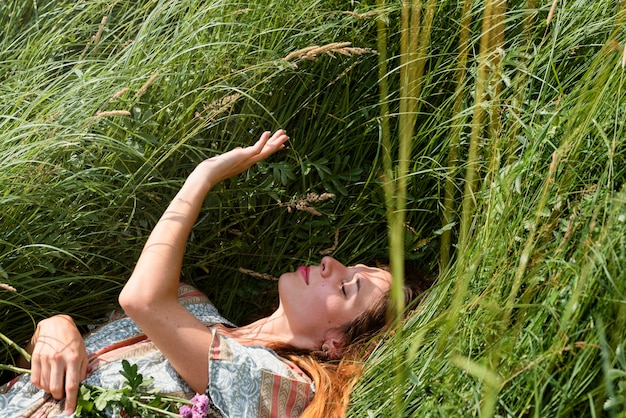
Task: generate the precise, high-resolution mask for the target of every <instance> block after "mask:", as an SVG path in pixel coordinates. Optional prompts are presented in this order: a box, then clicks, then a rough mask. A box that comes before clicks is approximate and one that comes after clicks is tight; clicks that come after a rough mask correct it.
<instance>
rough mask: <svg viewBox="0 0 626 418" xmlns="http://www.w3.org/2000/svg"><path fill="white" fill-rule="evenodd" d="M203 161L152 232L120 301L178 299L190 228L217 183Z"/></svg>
mask: <svg viewBox="0 0 626 418" xmlns="http://www.w3.org/2000/svg"><path fill="white" fill-rule="evenodd" d="M211 178H212V176H211V174H210V167H207V166H206V164H204V163H203V164H200V165H199V166H198V167H197V168H196V169H195V170H194V172H193V173H192V174H191V175H190V176H189V177H188V178H187V180H186V181H185V184H184V185H183V187H182V188H181V189H180V191H179V192H178V193H177V194H176V196H175V197H174V199H173V200H172V202H171V203H170V205H169V206H168V208H167V210H166V211H165V213H163V215H162V216H161V219H160V220H159V222H158V223H157V224H156V226H155V227H154V229H153V230H152V233H151V234H150V236H149V238H148V240H147V242H146V244H145V246H144V248H143V251H142V253H141V256H140V257H139V260H138V261H137V265H136V266H135V269H134V271H133V273H132V275H131V277H130V279H129V280H128V282H127V283H126V285H125V286H124V289H122V292H121V294H120V297H119V299H120V304H121V305H122V307H124V308H125V309H126V308H127V307H130V308H132V306H133V305H134V304H140V305H142V306H144V307H145V306H147V305H150V304H161V303H163V302H165V301H176V295H177V289H178V281H179V277H180V271H181V266H182V262H183V257H184V254H185V247H186V244H187V240H188V238H189V234H190V233H191V229H192V227H193V225H194V223H195V222H196V220H197V218H198V215H199V213H200V210H201V208H202V203H203V201H204V198H205V197H206V194H207V193H208V192H209V190H210V189H211V187H212V184H213V183H214V182H213V181H212V180H211Z"/></svg>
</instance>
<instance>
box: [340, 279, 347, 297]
mask: <svg viewBox="0 0 626 418" xmlns="http://www.w3.org/2000/svg"><path fill="white" fill-rule="evenodd" d="M341 293H343V296H344V297H348V295H347V294H346V287H345V286H344V282H341Z"/></svg>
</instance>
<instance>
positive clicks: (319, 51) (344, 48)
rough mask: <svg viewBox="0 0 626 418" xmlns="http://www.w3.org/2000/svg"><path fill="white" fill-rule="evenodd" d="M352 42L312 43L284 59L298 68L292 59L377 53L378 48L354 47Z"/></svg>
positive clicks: (300, 59) (314, 58)
mask: <svg viewBox="0 0 626 418" xmlns="http://www.w3.org/2000/svg"><path fill="white" fill-rule="evenodd" d="M351 45H352V42H333V43H330V44H326V45H322V46H318V45H312V46H307V47H306V48H302V49H299V50H297V51H293V52H292V53H290V54H288V55H287V56H286V57H285V58H283V61H288V62H291V63H292V64H293V66H294V67H296V68H297V65H296V64H295V63H294V62H292V61H302V60H313V61H314V60H316V59H317V57H318V56H320V55H328V56H330V57H332V58H335V54H340V55H345V56H352V55H363V54H377V53H378V52H377V51H376V50H373V49H371V48H359V47H352V46H351Z"/></svg>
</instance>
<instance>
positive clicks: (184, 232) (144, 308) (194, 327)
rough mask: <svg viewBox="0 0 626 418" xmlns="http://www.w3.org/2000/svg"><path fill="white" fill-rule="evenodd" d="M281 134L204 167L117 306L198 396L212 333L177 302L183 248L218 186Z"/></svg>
mask: <svg viewBox="0 0 626 418" xmlns="http://www.w3.org/2000/svg"><path fill="white" fill-rule="evenodd" d="M287 139H288V137H287V135H286V134H285V132H284V131H283V130H279V131H276V132H275V133H274V134H273V135H271V133H270V132H265V133H263V135H261V138H260V139H259V140H258V141H257V142H256V143H255V144H254V145H252V146H250V147H246V148H236V149H233V150H231V151H228V152H226V153H224V154H222V155H218V156H215V157H212V158H209V159H208V160H205V161H203V162H202V163H200V164H199V165H198V166H197V167H196V169H195V170H194V171H193V172H192V173H191V174H190V175H189V177H188V178H187V180H186V181H185V184H184V185H183V187H182V188H181V189H180V191H179V192H178V193H177V195H176V197H175V198H174V200H173V201H172V203H170V205H169V206H168V208H167V210H166V211H165V213H164V214H163V216H162V217H161V219H160V220H159V222H158V223H157V225H156V226H155V227H154V229H153V231H152V233H151V234H150V237H149V238H148V241H147V242H146V244H145V246H144V249H143V251H142V253H141V256H140V257H139V260H138V261H137V265H136V266H135V269H134V271H133V273H132V275H131V277H130V279H129V280H128V282H127V283H126V285H125V286H124V288H123V289H122V292H121V293H120V296H119V302H120V305H121V306H122V308H124V310H125V311H126V313H127V314H128V315H129V316H130V317H131V318H133V320H134V321H135V322H137V324H138V325H139V327H140V328H141V329H142V330H143V332H145V333H146V335H147V336H148V337H149V338H150V339H151V340H152V341H153V342H154V344H155V345H156V346H157V347H158V348H159V350H161V352H162V353H163V355H164V356H165V357H166V358H167V359H168V360H169V361H170V362H171V363H172V365H173V366H174V368H175V369H176V371H177V372H178V373H179V374H180V375H181V377H182V378H183V379H184V380H185V381H186V382H187V383H188V384H189V385H190V386H191V388H192V389H193V390H195V391H196V392H200V393H203V392H204V390H205V388H206V385H207V382H208V371H207V366H208V359H207V354H208V350H209V347H210V344H211V334H210V331H209V330H208V329H207V328H206V327H205V326H203V325H202V323H201V322H200V321H199V320H197V319H196V318H195V317H194V316H193V315H191V314H190V313H189V312H188V311H187V310H186V309H185V308H183V307H182V306H181V305H180V304H179V303H178V299H177V289H178V282H179V277H180V271H181V266H182V261H183V256H184V252H185V245H186V243H187V239H188V237H189V234H190V233H191V229H192V227H193V224H194V223H195V222H196V219H197V218H198V215H199V213H200V210H201V208H202V203H203V202H204V198H205V196H206V194H207V193H208V192H209V190H210V189H211V188H212V187H213V186H214V185H215V184H217V183H218V182H220V181H222V180H224V179H227V178H229V177H233V176H235V175H237V174H240V173H242V172H243V171H245V170H247V169H248V168H250V167H251V166H252V165H254V164H255V163H257V162H259V161H261V160H263V159H265V158H267V157H268V156H270V155H271V154H273V153H274V152H276V151H278V150H279V149H281V148H283V147H284V143H285V142H286V141H287Z"/></svg>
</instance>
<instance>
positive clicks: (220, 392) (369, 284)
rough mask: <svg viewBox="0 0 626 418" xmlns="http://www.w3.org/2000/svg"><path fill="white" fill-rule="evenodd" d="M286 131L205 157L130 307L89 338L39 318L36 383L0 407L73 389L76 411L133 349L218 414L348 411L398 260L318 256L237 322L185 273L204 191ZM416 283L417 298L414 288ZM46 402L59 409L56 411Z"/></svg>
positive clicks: (155, 238) (174, 387)
mask: <svg viewBox="0 0 626 418" xmlns="http://www.w3.org/2000/svg"><path fill="white" fill-rule="evenodd" d="M287 140H288V137H287V135H286V134H285V132H284V131H283V130H279V131H277V132H275V133H274V134H273V135H271V133H270V132H265V133H263V135H262V136H261V137H260V139H259V140H258V141H257V142H256V144H254V145H253V146H250V147H246V148H236V149H234V150H231V151H229V152H226V153H225V154H222V155H219V156H216V157H213V158H210V159H208V160H205V161H203V162H202V163H200V164H199V165H198V166H197V167H196V169H195V170H194V171H193V172H192V173H191V175H190V176H189V177H188V178H187V180H186V182H185V184H184V185H183V187H182V188H181V190H180V191H179V192H178V194H177V195H176V197H175V198H174V199H173V201H172V202H171V204H170V205H169V207H168V208H167V210H166V211H165V213H164V214H163V216H162V217H161V219H160V220H159V222H158V223H157V225H156V226H155V227H154V230H153V231H152V233H151V234H150V237H149V238H148V241H147V242H146V244H145V247H144V249H143V252H142V253H141V256H140V257H139V260H138V262H137V265H136V267H135V269H134V271H133V273H132V275H131V277H130V279H129V280H128V282H127V283H126V285H125V286H124V288H123V289H122V292H121V293H120V295H119V302H120V305H121V306H122V308H123V309H124V311H125V313H126V315H128V318H124V319H121V320H118V321H114V322H113V323H111V324H109V325H107V326H105V327H103V329H101V330H99V331H98V332H96V333H94V334H93V335H91V336H88V337H86V338H85V339H84V340H83V338H82V336H81V334H80V333H79V331H78V329H77V328H76V326H75V324H74V322H73V321H72V319H71V318H70V317H68V316H63V315H61V316H56V317H52V318H49V319H46V320H44V321H41V322H40V323H39V324H38V326H37V330H36V332H35V335H34V336H33V339H32V342H31V344H30V347H28V350H30V351H31V352H32V361H31V365H30V366H31V376H30V382H28V379H27V378H25V377H22V378H21V380H20V381H19V382H18V383H16V384H15V385H14V386H13V387H12V388H11V389H9V391H8V393H7V394H6V395H0V410H2V409H3V410H5V411H17V410H20V413H24V411H26V410H27V409H28V408H30V409H31V412H28V413H35V412H34V411H37V412H36V413H37V414H39V415H40V416H54V414H57V413H60V412H61V411H60V410H57V411H56V412H53V409H54V407H50V406H49V405H50V404H51V403H52V404H55V405H56V406H55V407H56V408H60V405H61V402H54V401H53V400H52V399H51V398H54V399H55V400H62V399H64V413H65V414H71V413H72V412H73V411H74V409H75V407H76V402H77V393H78V388H79V385H80V383H81V382H82V381H85V382H86V383H91V384H98V385H104V386H111V387H116V386H119V385H120V384H121V383H120V379H121V378H120V376H119V373H118V372H119V370H120V363H121V359H124V358H129V359H130V361H131V363H133V362H135V363H136V364H138V365H139V367H140V370H139V371H140V373H142V374H144V375H146V376H150V377H153V378H154V379H155V380H154V383H153V387H154V388H158V389H159V390H161V391H163V392H167V393H176V394H179V395H181V396H186V397H190V396H191V395H193V393H194V392H197V393H206V394H207V395H208V396H209V398H210V400H211V404H212V408H213V409H214V413H215V414H216V415H218V416H219V415H220V414H221V415H224V416H233V417H243V416H294V415H295V416H298V415H301V414H304V415H303V416H312V417H321V416H324V417H331V416H341V415H343V413H344V412H345V408H346V406H347V400H348V393H349V390H350V388H351V385H352V383H353V382H354V380H355V378H356V377H357V376H358V373H359V370H360V369H359V367H358V363H357V362H355V361H354V360H357V358H358V357H359V356H361V355H362V354H363V350H364V344H365V343H366V342H367V341H369V340H371V338H372V337H373V336H375V335H376V334H378V333H380V332H381V331H382V330H383V328H384V327H385V314H386V306H387V295H388V292H389V287H390V283H391V275H390V273H389V272H388V271H386V270H384V269H381V268H374V267H367V266H365V265H356V266H352V267H346V266H344V265H343V264H341V263H339V262H338V261H337V260H335V259H333V258H330V257H325V258H324V259H322V261H321V263H320V265H319V266H310V267H300V268H298V269H297V271H295V272H290V273H285V274H283V275H282V276H281V277H280V279H279V281H278V290H279V306H278V308H277V309H276V311H275V312H274V313H273V314H272V315H270V316H268V317H265V318H262V319H260V320H258V321H256V322H254V323H252V324H249V325H246V326H242V327H239V328H237V327H234V326H232V325H231V324H230V323H228V321H226V320H224V319H223V318H221V317H220V316H219V314H217V311H215V308H213V307H212V306H211V305H210V304H209V303H208V300H206V299H205V298H204V297H203V295H201V294H199V292H197V291H195V290H194V289H191V288H189V287H187V286H182V287H181V285H180V284H179V276H180V271H181V264H182V260H183V255H184V250H185V245H186V243H187V239H188V236H189V234H190V232H191V228H192V226H193V224H194V223H195V221H196V219H197V217H198V214H199V212H200V210H201V206H202V203H203V201H204V198H205V196H206V194H207V193H208V192H209V190H210V189H211V188H212V187H213V186H214V185H215V184H217V183H218V182H220V181H222V180H224V179H227V178H229V177H232V176H235V175H237V174H239V173H242V172H243V171H245V170H246V169H248V168H249V167H251V166H252V165H253V164H255V163H257V162H259V161H261V160H263V159H265V158H267V157H268V156H270V155H271V154H273V153H274V152H276V151H278V150H280V149H282V148H283V147H284V143H285V142H286V141H287ZM406 293H407V299H411V297H412V296H413V293H412V292H410V291H407V292H406ZM339 359H343V360H342V361H337V360H339ZM31 382H32V385H34V386H35V387H36V388H39V389H40V390H41V391H39V393H38V401H37V402H35V403H33V401H32V398H33V396H31V394H29V395H28V396H22V395H23V394H24V393H26V392H28V391H29V390H30V391H31V392H33V393H34V391H33V388H32V386H30V385H31ZM29 388H30V389H29ZM42 391H43V392H46V393H48V394H50V395H51V396H50V395H48V397H46V396H44V395H43V392H42ZM25 399H29V400H28V401H27V400H25ZM29 402H30V403H29ZM45 405H48V408H52V409H50V411H48V412H46V413H45V414H47V415H45V414H44V413H43V412H42V411H43V409H44V408H45ZM305 409H306V410H305ZM6 413H7V414H9V415H5V416H12V415H10V412H6Z"/></svg>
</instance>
